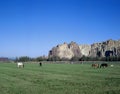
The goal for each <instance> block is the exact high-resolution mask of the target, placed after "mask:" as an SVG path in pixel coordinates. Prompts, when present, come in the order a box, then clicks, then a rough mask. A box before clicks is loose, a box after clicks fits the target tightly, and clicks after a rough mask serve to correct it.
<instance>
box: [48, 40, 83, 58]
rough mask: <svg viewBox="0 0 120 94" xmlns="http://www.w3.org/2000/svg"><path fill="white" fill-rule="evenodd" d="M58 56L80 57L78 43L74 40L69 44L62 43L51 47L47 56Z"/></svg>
mask: <svg viewBox="0 0 120 94" xmlns="http://www.w3.org/2000/svg"><path fill="white" fill-rule="evenodd" d="M54 56H57V57H60V58H61V59H62V58H65V59H71V58H72V57H74V56H77V57H80V56H81V52H80V49H79V45H78V44H76V43H75V42H71V43H70V44H67V43H64V44H61V45H57V46H56V47H53V48H52V50H50V52H49V57H54Z"/></svg>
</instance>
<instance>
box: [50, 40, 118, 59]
mask: <svg viewBox="0 0 120 94" xmlns="http://www.w3.org/2000/svg"><path fill="white" fill-rule="evenodd" d="M83 55H84V56H87V57H107V56H120V40H117V41H115V40H111V39H110V40H107V41H104V42H100V43H93V44H92V45H78V44H77V43H75V42H71V43H69V44H67V43H64V44H61V45H57V46H56V47H53V48H52V50H50V51H49V57H53V56H57V57H60V58H61V59H62V58H67V59H71V58H72V57H82V56H83Z"/></svg>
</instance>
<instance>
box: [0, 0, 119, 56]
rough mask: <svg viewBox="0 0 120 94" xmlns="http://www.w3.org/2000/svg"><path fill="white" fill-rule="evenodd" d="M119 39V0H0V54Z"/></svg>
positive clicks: (39, 52) (31, 52)
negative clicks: (72, 42)
mask: <svg viewBox="0 0 120 94" xmlns="http://www.w3.org/2000/svg"><path fill="white" fill-rule="evenodd" d="M108 39H114V40H118V39H120V0H0V56H5V57H16V56H17V57H18V56H30V57H37V56H41V55H48V52H49V50H50V49H51V48H52V47H54V46H56V45H57V44H62V43H64V42H67V43H70V42H71V41H75V42H76V43H78V44H92V43H94V42H101V41H105V40H108Z"/></svg>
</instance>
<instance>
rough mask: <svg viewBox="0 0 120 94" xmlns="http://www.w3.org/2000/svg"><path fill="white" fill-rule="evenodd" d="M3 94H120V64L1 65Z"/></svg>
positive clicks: (0, 79) (0, 76)
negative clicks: (23, 66)
mask: <svg viewBox="0 0 120 94" xmlns="http://www.w3.org/2000/svg"><path fill="white" fill-rule="evenodd" d="M0 94H120V64H115V65H114V67H108V68H102V69H94V68H92V67H91V64H43V66H42V67H39V66H38V64H25V68H17V67H16V64H14V63H0Z"/></svg>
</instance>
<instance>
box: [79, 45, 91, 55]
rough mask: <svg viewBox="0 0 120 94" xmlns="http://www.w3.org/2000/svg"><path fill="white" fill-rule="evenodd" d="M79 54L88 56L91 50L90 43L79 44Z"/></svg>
mask: <svg viewBox="0 0 120 94" xmlns="http://www.w3.org/2000/svg"><path fill="white" fill-rule="evenodd" d="M79 48H80V51H81V54H82V55H84V56H89V55H90V51H91V45H79Z"/></svg>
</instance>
